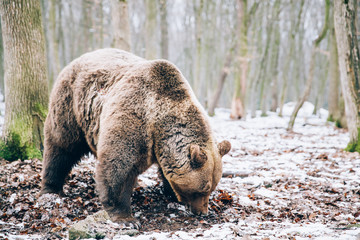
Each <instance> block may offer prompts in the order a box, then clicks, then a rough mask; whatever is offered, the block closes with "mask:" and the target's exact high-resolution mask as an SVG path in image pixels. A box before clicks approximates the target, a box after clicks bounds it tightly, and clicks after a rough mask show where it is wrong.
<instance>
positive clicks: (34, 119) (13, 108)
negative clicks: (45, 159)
mask: <svg viewBox="0 0 360 240" xmlns="http://www.w3.org/2000/svg"><path fill="white" fill-rule="evenodd" d="M0 13H1V23H2V34H3V43H4V61H5V70H6V71H5V97H6V113H5V125H4V129H3V135H4V137H5V139H6V140H8V139H9V138H10V137H11V136H14V135H18V136H19V137H20V139H21V143H22V144H24V145H31V146H34V147H36V148H37V149H40V148H41V147H42V140H43V124H44V121H45V117H46V113H47V104H48V84H47V78H46V55H45V40H44V33H43V28H42V27H43V26H42V19H41V8H40V0H33V1H22V0H13V1H1V2H0Z"/></svg>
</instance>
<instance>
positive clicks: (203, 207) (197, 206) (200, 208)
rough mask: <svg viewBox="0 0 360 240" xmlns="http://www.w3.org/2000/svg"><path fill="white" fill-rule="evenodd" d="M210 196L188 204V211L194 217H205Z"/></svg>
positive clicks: (196, 199) (198, 198)
mask: <svg viewBox="0 0 360 240" xmlns="http://www.w3.org/2000/svg"><path fill="white" fill-rule="evenodd" d="M209 197H210V196H201V197H197V198H195V199H193V200H192V201H191V202H190V210H191V212H192V213H193V214H195V215H200V216H201V215H207V214H208V205H209Z"/></svg>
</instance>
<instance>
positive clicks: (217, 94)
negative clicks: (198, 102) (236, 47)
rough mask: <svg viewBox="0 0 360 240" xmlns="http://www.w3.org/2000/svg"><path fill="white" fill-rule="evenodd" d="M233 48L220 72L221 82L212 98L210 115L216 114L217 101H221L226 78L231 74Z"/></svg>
mask: <svg viewBox="0 0 360 240" xmlns="http://www.w3.org/2000/svg"><path fill="white" fill-rule="evenodd" d="M232 51H233V49H230V51H229V54H228V56H227V57H226V59H225V63H224V67H223V69H222V71H221V73H220V77H219V82H218V85H217V88H216V92H215V94H214V96H213V98H212V101H211V102H210V104H209V109H208V114H209V115H210V116H214V115H215V108H216V105H217V103H218V102H219V99H220V95H221V92H222V90H223V88H224V83H225V79H226V77H227V76H228V74H229V68H230V64H231V60H232V58H233V56H232V55H233V53H232Z"/></svg>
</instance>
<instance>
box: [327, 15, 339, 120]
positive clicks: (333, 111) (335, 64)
mask: <svg viewBox="0 0 360 240" xmlns="http://www.w3.org/2000/svg"><path fill="white" fill-rule="evenodd" d="M333 11H334V10H333ZM330 21H331V25H332V26H331V30H330V34H331V35H330V63H329V70H330V77H329V95H328V104H329V117H328V121H331V122H333V121H337V120H338V119H339V118H340V117H341V116H340V106H339V103H340V92H339V88H340V73H339V60H338V59H339V58H338V52H337V42H336V36H335V28H334V18H331V19H330Z"/></svg>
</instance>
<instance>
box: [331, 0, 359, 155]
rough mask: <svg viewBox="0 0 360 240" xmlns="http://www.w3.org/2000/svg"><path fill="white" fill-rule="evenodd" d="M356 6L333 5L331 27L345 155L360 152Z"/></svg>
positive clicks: (342, 2) (347, 2)
mask: <svg viewBox="0 0 360 240" xmlns="http://www.w3.org/2000/svg"><path fill="white" fill-rule="evenodd" d="M356 11H357V2H356V1H354V0H350V1H334V25H335V33H336V41H337V49H338V55H339V70H340V80H341V87H342V91H343V93H344V94H343V97H344V101H345V113H346V120H347V124H348V129H349V134H350V142H349V144H348V146H347V148H346V149H347V150H348V151H357V152H360V144H359V141H360V139H359V130H360V114H359V113H360V111H359V109H360V86H359V82H360V76H359V73H360V55H359V47H358V41H357V35H356V34H357V29H356Z"/></svg>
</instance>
